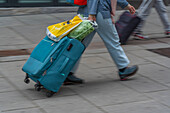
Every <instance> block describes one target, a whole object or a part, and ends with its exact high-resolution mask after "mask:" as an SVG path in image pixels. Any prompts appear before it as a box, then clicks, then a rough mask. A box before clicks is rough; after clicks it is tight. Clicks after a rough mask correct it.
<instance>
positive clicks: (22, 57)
mask: <svg viewBox="0 0 170 113" xmlns="http://www.w3.org/2000/svg"><path fill="white" fill-rule="evenodd" d="M28 58H29V55H20V56H8V57H0V62H9V61H18V60H27V59H28Z"/></svg>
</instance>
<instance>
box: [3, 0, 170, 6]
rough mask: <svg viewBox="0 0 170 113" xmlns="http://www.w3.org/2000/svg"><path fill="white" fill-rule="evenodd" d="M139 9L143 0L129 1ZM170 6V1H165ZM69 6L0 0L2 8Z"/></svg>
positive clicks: (57, 1)
mask: <svg viewBox="0 0 170 113" xmlns="http://www.w3.org/2000/svg"><path fill="white" fill-rule="evenodd" d="M127 1H128V2H129V3H131V4H132V5H134V6H135V7H138V6H139V4H140V3H141V1H142V0H127ZM164 2H165V4H166V5H167V4H169V3H170V0H164ZM28 6H29V7H34V6H43V7H44V6H68V4H67V3H66V0H0V7H28Z"/></svg>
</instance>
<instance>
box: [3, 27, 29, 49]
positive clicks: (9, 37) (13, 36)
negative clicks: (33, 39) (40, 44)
mask: <svg viewBox="0 0 170 113" xmlns="http://www.w3.org/2000/svg"><path fill="white" fill-rule="evenodd" d="M0 34H1V36H0V42H3V43H0V45H1V46H2V45H3V46H7V45H9V46H12V45H13V46H14V45H18V44H30V42H29V41H27V40H25V39H24V38H23V37H21V36H20V35H19V34H18V33H16V32H14V31H12V30H10V29H8V28H0Z"/></svg>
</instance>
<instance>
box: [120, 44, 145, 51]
mask: <svg viewBox="0 0 170 113" xmlns="http://www.w3.org/2000/svg"><path fill="white" fill-rule="evenodd" d="M122 48H123V50H124V51H133V50H143V49H144V48H143V47H140V46H136V45H122Z"/></svg>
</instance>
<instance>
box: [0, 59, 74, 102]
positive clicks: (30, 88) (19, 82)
mask: <svg viewBox="0 0 170 113" xmlns="http://www.w3.org/2000/svg"><path fill="white" fill-rule="evenodd" d="M24 63H25V62H24V61H18V62H6V63H0V64H2V65H1V66H0V70H1V71H2V70H3V72H2V73H3V74H4V76H5V77H7V78H8V79H9V80H10V81H11V82H12V83H13V84H15V86H16V87H17V88H18V89H19V90H21V91H22V92H23V93H24V94H25V95H26V96H27V97H29V98H30V99H32V100H34V99H42V98H47V97H46V91H44V90H42V91H40V92H37V91H35V88H34V84H35V82H33V81H32V80H30V83H29V84H25V82H24V78H25V73H24V72H23V71H22V70H21V68H22V66H23V64H24ZM73 94H75V93H74V92H73V91H71V90H70V89H69V88H67V87H65V86H63V87H62V88H61V91H60V92H58V93H57V94H55V95H56V96H65V95H73Z"/></svg>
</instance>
